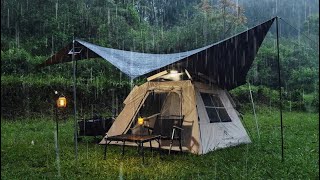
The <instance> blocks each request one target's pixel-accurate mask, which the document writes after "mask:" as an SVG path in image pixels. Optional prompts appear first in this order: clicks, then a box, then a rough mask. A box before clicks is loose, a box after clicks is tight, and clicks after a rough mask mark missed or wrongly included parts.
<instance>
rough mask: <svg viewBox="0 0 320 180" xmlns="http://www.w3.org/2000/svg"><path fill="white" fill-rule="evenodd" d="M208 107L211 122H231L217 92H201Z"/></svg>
mask: <svg viewBox="0 0 320 180" xmlns="http://www.w3.org/2000/svg"><path fill="white" fill-rule="evenodd" d="M200 94H201V97H202V100H203V103H204V106H205V108H206V111H207V114H208V117H209V119H210V123H215V122H231V118H230V117H229V115H228V113H227V111H226V109H225V107H224V106H223V104H222V101H221V99H220V98H219V97H218V96H217V95H216V94H208V93H200Z"/></svg>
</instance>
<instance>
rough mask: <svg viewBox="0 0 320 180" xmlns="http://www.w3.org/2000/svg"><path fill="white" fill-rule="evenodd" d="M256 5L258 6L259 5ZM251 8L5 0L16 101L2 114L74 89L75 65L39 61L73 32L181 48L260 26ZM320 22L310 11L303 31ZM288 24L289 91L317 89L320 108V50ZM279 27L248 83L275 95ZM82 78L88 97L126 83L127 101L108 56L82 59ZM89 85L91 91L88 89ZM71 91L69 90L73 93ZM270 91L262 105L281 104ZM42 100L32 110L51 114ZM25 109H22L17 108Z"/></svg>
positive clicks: (222, 0) (6, 77)
mask: <svg viewBox="0 0 320 180" xmlns="http://www.w3.org/2000/svg"><path fill="white" fill-rule="evenodd" d="M265 3H267V4H269V5H270V6H268V5H266V6H265V8H272V6H273V4H272V3H269V2H265ZM262 4H263V2H262ZM239 5H240V6H239ZM251 5H252V6H254V7H256V6H257V4H255V3H252V4H251ZM280 6H283V5H280ZM249 7H251V6H249V5H248V3H240V4H239V3H238V1H237V3H235V2H233V1H231V0H218V1H208V0H184V1H147V0H141V1H133V0H123V1H113V0H108V1H103V0H94V1H87V0H79V1H77V2H76V3H75V2H74V1H71V0H66V1H46V2H40V1H37V0H33V1H21V0H11V1H7V0H6V1H1V20H2V21H1V75H2V77H1V90H3V91H4V92H6V93H2V94H3V95H6V96H5V97H2V99H3V100H6V102H7V100H8V99H13V100H14V101H13V102H12V103H11V104H10V105H7V104H6V105H5V106H4V105H3V106H2V109H6V110H2V112H10V110H9V109H10V108H12V109H15V108H16V110H14V111H15V112H14V113H13V112H10V113H9V114H11V115H20V114H26V113H24V112H25V111H27V110H26V109H28V108H26V105H28V104H30V103H28V100H32V101H35V102H39V101H40V99H41V98H44V97H46V96H45V94H50V93H52V92H51V91H52V89H60V91H62V90H63V91H64V90H66V91H67V88H66V87H68V88H71V87H72V82H71V81H72V75H73V74H72V66H71V63H65V64H58V65H55V66H51V67H46V68H42V69H39V68H37V65H38V64H40V63H41V62H43V61H45V60H46V59H47V58H48V57H49V55H51V54H54V53H55V52H56V51H57V50H59V49H60V48H62V47H63V46H64V45H65V44H66V43H67V42H70V40H71V39H72V38H73V37H76V38H82V39H84V40H87V41H90V42H93V43H97V44H99V45H102V46H106V47H111V48H117V49H125V50H131V51H141V52H149V53H175V52H181V51H186V50H191V49H195V48H199V47H202V46H204V45H208V44H210V43H213V42H217V41H219V40H221V39H223V38H225V37H228V36H231V35H233V34H235V33H237V32H239V31H242V30H245V29H246V27H251V26H253V24H252V21H253V20H254V19H256V15H257V14H255V15H251V14H250V13H252V12H251V11H252V9H251V8H250V9H249ZM261 13H263V12H261ZM318 19H319V17H318V16H317V15H311V13H310V17H308V18H305V21H304V27H303V28H302V29H301V31H302V32H304V33H306V34H310V35H312V37H317V36H318V35H319V33H318V32H316V30H317V27H318V26H317V22H318ZM262 20H265V19H262V18H260V19H259V22H262ZM247 21H248V24H246V22H247ZM256 24H257V23H255V24H254V25H256ZM301 24H302V23H301ZM281 27H282V28H281V30H282V31H281V34H282V36H281V39H280V42H281V43H280V59H281V73H282V86H283V89H284V93H285V94H288V95H290V94H293V96H294V94H295V93H296V91H297V92H298V93H299V97H300V96H304V95H305V94H313V95H312V97H315V98H314V100H313V101H312V102H311V103H308V104H310V105H308V106H313V107H317V106H318V104H319V103H317V98H316V97H317V95H316V91H315V89H316V88H317V86H318V85H317V84H316V83H317V81H318V75H317V74H318V72H319V68H318V66H319V60H318V54H317V52H316V51H315V49H314V47H311V46H310V45H309V44H308V43H307V42H306V41H303V40H302V38H298V40H297V38H296V36H294V35H292V34H291V35H290V36H287V35H284V34H285V33H284V32H286V30H285V28H283V27H285V26H281ZM273 32H274V31H272V30H271V33H270V34H268V37H267V38H266V40H265V41H264V43H263V44H262V46H261V48H260V49H259V51H258V54H257V57H256V59H255V61H254V63H253V65H252V68H251V71H250V72H249V75H248V81H250V82H251V84H252V85H254V86H259V87H260V86H267V87H269V88H271V89H270V92H271V91H273V90H276V89H278V77H277V56H276V50H275V49H276V48H275V36H274V33H273ZM299 37H300V36H299ZM78 77H79V78H78V86H79V89H80V91H83V92H85V93H83V95H84V96H86V97H85V98H86V99H89V96H93V94H92V93H93V91H95V92H100V90H101V89H103V91H107V89H110V88H112V86H115V87H116V88H119V87H126V88H125V90H124V91H122V92H120V91H119V94H118V96H119V97H121V98H124V97H123V96H125V95H124V94H123V92H126V91H128V90H129V88H130V87H131V86H132V85H131V84H130V80H129V79H128V78H127V77H126V76H125V75H124V74H122V73H119V71H118V70H117V69H115V68H114V67H113V66H112V65H110V64H109V63H107V62H106V61H103V60H101V59H90V60H83V61H79V63H78ZM143 81H144V79H138V80H135V81H134V82H135V83H141V82H143ZM26 86H27V87H28V88H27V90H26V88H25V87H26ZM39 88H41V89H42V91H41V90H40V89H39ZM253 88H254V87H253ZM88 89H91V91H90V92H88ZM240 89H241V88H240ZM262 89H264V88H262ZM69 90H70V89H68V92H66V94H67V93H71V92H69ZM85 90H86V91H85ZM11 91H12V92H11ZM117 92H118V91H117ZM268 92H269V90H268ZM263 93H264V92H263ZM263 93H262V95H261V94H260V95H258V98H259V99H260V101H261V103H262V104H268V103H267V101H269V102H276V101H277V100H276V99H275V98H274V97H275V96H274V95H272V96H269V95H267V94H263ZM28 94H29V95H28ZM35 94H40V96H39V98H38V100H36V99H37V97H31V96H33V95H35ZM107 94H108V93H107ZM256 94H259V93H254V97H256ZM70 95H71V94H70ZM238 95H239V97H240V99H241V101H243V102H244V103H241V104H246V103H248V102H250V100H249V99H248V98H242V97H241V96H243V95H241V93H240V94H238ZM99 96H106V97H104V98H105V99H107V96H108V95H104V94H100V95H99ZM260 96H263V98H262V97H260ZM293 96H292V97H293ZM24 97H28V98H27V99H24ZM104 98H102V99H104ZM290 98H291V97H290V96H288V98H287V99H288V100H289V101H292V102H290V103H291V105H288V106H292V107H297V108H298V107H299V109H304V108H302V107H305V104H304V102H305V101H301V99H303V98H300V100H297V99H295V98H293V99H290ZM44 99H46V98H44ZM270 99H271V100H270ZM23 102H24V103H23ZM40 104H43V103H42V102H39V106H38V107H34V108H31V111H33V110H36V112H37V111H40V112H47V108H45V107H47V106H45V105H41V106H40ZM84 104H86V103H84ZM89 104H90V103H89ZM286 104H288V103H287V102H286ZM28 106H29V105H28ZM286 106H287V105H286ZM9 107H10V108H9ZM84 108H85V109H90V108H89V107H84ZM29 109H30V108H29ZM40 109H42V110H40ZM289 109H290V108H289ZM306 109H308V108H306ZM19 110H20V111H21V112H16V111H19Z"/></svg>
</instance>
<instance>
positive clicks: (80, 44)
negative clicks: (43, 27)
mask: <svg viewBox="0 0 320 180" xmlns="http://www.w3.org/2000/svg"><path fill="white" fill-rule="evenodd" d="M274 19H275V18H272V19H270V20H268V21H266V22H264V23H262V24H260V25H257V26H255V27H253V28H251V29H248V30H246V31H244V32H242V33H239V34H237V35H235V36H232V37H230V38H227V39H225V40H223V41H220V42H217V43H214V44H211V45H208V46H205V47H202V48H199V49H195V50H191V51H186V52H181V53H171V54H149V53H139V52H132V51H124V50H118V49H112V48H105V47H101V46H98V45H94V44H92V43H89V42H85V41H82V40H79V39H76V40H75V41H74V46H75V60H81V59H90V58H95V57H101V58H103V59H105V60H107V61H108V62H110V63H111V64H112V65H114V66H115V67H117V68H118V69H119V70H120V71H122V72H123V73H125V74H126V75H128V76H129V77H130V78H137V77H139V76H142V75H146V74H148V75H150V74H152V73H156V72H158V71H161V70H164V69H168V67H170V68H172V67H175V68H178V69H187V70H188V71H189V72H190V73H192V74H196V75H199V73H201V75H203V76H204V77H206V78H207V79H209V80H210V81H211V82H212V83H214V84H217V85H219V86H220V87H222V88H226V89H232V88H235V87H237V86H239V85H242V84H244V83H245V78H246V75H247V73H248V71H249V68H250V66H251V64H252V62H253V60H254V57H255V55H256V53H257V52H258V49H259V47H260V46H261V44H262V41H263V40H264V38H265V36H266V34H267V32H268V31H269V29H270V27H271V25H272V23H273V21H274ZM72 47H73V43H72V42H71V43H69V44H68V45H67V46H66V47H64V48H63V49H61V50H60V51H59V52H57V53H56V54H54V55H53V56H52V57H50V58H49V59H48V60H46V61H45V62H44V63H42V64H41V65H40V66H42V67H43V66H47V65H53V64H57V63H62V62H68V61H72V56H71V55H72Z"/></svg>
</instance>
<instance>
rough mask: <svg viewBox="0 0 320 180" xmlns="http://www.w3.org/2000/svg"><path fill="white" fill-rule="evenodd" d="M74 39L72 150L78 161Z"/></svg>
mask: <svg viewBox="0 0 320 180" xmlns="http://www.w3.org/2000/svg"><path fill="white" fill-rule="evenodd" d="M74 51H75V49H74V38H73V41H72V65H73V112H74V150H75V158H76V160H78V128H77V93H76V81H77V77H76V71H77V65H76V63H77V62H76V61H75V59H74Z"/></svg>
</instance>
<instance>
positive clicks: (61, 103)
mask: <svg viewBox="0 0 320 180" xmlns="http://www.w3.org/2000/svg"><path fill="white" fill-rule="evenodd" d="M66 106H67V99H66V98H65V97H59V98H58V100H57V107H58V108H65V107H66Z"/></svg>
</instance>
